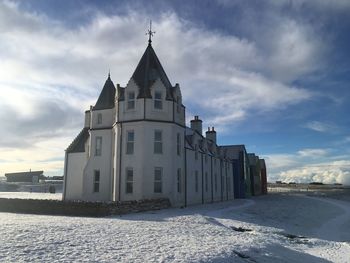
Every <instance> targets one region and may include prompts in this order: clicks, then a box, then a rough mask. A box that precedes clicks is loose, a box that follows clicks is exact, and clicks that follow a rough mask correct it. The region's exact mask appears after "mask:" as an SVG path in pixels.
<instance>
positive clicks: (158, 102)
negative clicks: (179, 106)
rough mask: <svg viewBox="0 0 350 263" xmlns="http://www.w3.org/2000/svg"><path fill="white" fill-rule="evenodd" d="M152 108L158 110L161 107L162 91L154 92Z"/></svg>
mask: <svg viewBox="0 0 350 263" xmlns="http://www.w3.org/2000/svg"><path fill="white" fill-rule="evenodd" d="M154 108H155V109H158V110H161V109H162V108H163V102H162V92H160V91H156V92H154Z"/></svg>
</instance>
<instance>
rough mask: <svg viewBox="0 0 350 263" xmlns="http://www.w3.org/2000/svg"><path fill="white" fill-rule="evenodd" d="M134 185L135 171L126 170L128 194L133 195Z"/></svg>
mask: <svg viewBox="0 0 350 263" xmlns="http://www.w3.org/2000/svg"><path fill="white" fill-rule="evenodd" d="M133 184H134V171H133V169H132V168H126V190H125V192H126V193H127V194H132V192H133Z"/></svg>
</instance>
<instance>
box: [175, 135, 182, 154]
mask: <svg viewBox="0 0 350 263" xmlns="http://www.w3.org/2000/svg"><path fill="white" fill-rule="evenodd" d="M176 152H177V155H178V156H180V155H181V135H180V133H178V134H177V136H176Z"/></svg>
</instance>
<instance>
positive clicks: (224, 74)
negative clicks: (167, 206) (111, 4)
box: [0, 1, 319, 167]
mask: <svg viewBox="0 0 350 263" xmlns="http://www.w3.org/2000/svg"><path fill="white" fill-rule="evenodd" d="M278 19H279V21H280V22H281V23H280V26H278V27H277V30H276V32H270V33H268V34H266V36H265V38H264V45H260V43H259V40H258V38H259V37H260V36H261V32H258V33H255V34H254V37H253V36H252V37H250V38H249V37H239V36H238V35H234V34H223V33H220V32H217V31H212V30H210V29H207V28H205V27H202V26H199V25H197V24H194V23H192V22H190V21H188V20H185V19H183V18H181V17H179V16H178V15H177V14H175V13H173V12H165V13H162V14H159V15H158V16H157V17H156V19H154V25H155V26H156V31H157V33H156V36H155V38H154V41H153V46H154V48H155V50H156V52H157V54H158V56H159V58H160V60H161V62H162V64H163V66H164V68H165V70H166V72H167V73H168V74H169V77H170V79H171V81H172V82H173V84H174V82H179V83H180V85H181V88H182V94H183V98H184V103H185V105H186V106H187V109H188V110H189V112H193V113H200V114H203V116H202V117H203V119H204V121H205V124H206V123H208V125H210V126H213V125H215V126H216V127H219V129H221V130H222V131H224V130H229V129H227V127H230V125H232V123H236V122H239V121H242V120H246V119H249V118H250V116H251V115H252V114H255V113H256V112H259V113H266V112H271V111H273V110H276V109H278V110H281V109H286V108H288V107H289V106H290V105H295V104H298V103H300V102H303V101H306V100H308V99H310V98H311V96H312V93H310V92H309V91H307V90H306V89H305V88H303V87H299V86H297V85H294V84H291V82H292V80H294V79H296V78H298V77H300V76H301V75H303V74H306V73H308V72H310V71H312V70H314V69H315V68H316V66H317V64H318V63H316V62H315V61H314V60H313V59H311V58H312V57H315V54H317V53H318V50H319V46H318V45H317V41H316V39H317V38H316V37H315V35H314V34H313V32H312V31H310V30H309V29H308V28H307V27H305V26H304V25H302V24H300V23H298V22H296V21H293V20H291V19H290V18H289V19H286V20H281V19H282V18H281V17H279V18H278ZM147 23H148V14H144V13H142V12H140V11H139V10H136V11H131V9H130V10H128V11H126V12H125V14H123V15H114V16H107V15H106V14H104V13H102V12H100V11H98V10H97V11H96V12H95V13H94V14H92V15H91V20H90V21H88V22H87V23H84V24H81V25H79V26H75V27H74V28H71V27H69V26H67V25H66V24H64V23H62V22H60V21H56V20H53V19H52V18H50V17H47V16H45V15H43V14H38V13H34V12H28V11H23V10H21V9H19V7H18V6H17V4H15V3H14V2H9V1H4V2H1V3H0V58H1V61H2V63H1V64H0V89H1V91H2V92H1V94H0V98H1V100H0V106H1V108H2V109H3V110H2V112H1V116H0V117H1V120H2V121H4V123H5V124H4V126H3V129H2V131H1V133H0V137H2V140H0V147H4V148H5V147H6V149H7V148H11V147H18V149H22V150H23V153H22V154H21V153H20V152H17V154H18V156H24V157H23V159H26V160H28V162H29V163H31V162H38V161H39V160H40V158H36V159H31V156H30V155H29V154H26V153H25V151H26V148H32V149H33V150H34V151H39V152H41V153H42V154H44V153H45V151H44V152H42V151H41V149H40V148H37V145H36V144H37V143H38V142H39V141H41V140H43V141H45V140H47V141H48V142H50V143H54V142H55V141H60V142H61V144H60V149H61V150H60V152H61V153H60V154H58V152H55V153H57V154H58V155H57V156H60V155H61V154H62V155H63V153H62V152H63V149H64V148H65V147H67V145H68V144H69V143H70V140H71V139H73V138H74V136H75V135H76V133H78V132H79V126H81V125H82V122H83V111H84V110H85V109H88V108H89V105H91V104H94V103H95V101H96V99H97V97H98V94H99V92H100V90H101V88H102V86H103V83H104V80H105V78H106V76H107V72H108V69H109V68H110V69H111V75H112V79H113V80H114V82H115V83H121V84H122V85H125V84H126V83H127V82H128V80H129V78H130V76H131V75H132V72H133V70H134V69H135V67H136V65H137V62H138V60H139V59H140V57H141V55H142V52H143V50H144V49H145V45H146V38H145V34H144V29H145V28H146V27H147ZM142 25H144V26H142ZM265 33H266V32H265ZM271 36H273V37H271ZM276 39H277V40H278V41H275V40H276ZM284 46H286V47H287V48H286V49H283V47H284ZM272 51H273V52H272ZM290 57H293V59H289V58H290ZM19 138H20V139H19ZM57 156H56V157H57ZM0 159H2V158H1V156H0ZM42 165H43V166H46V164H44V163H43V164H42ZM2 167H3V166H2Z"/></svg>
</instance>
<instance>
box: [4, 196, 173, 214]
mask: <svg viewBox="0 0 350 263" xmlns="http://www.w3.org/2000/svg"><path fill="white" fill-rule="evenodd" d="M169 207H170V202H169V200H168V199H148V200H140V201H127V202H108V203H104V202H82V201H58V200H33V199H8V198H0V212H10V213H25V214H40V215H65V216H91V217H103V216H109V215H121V214H128V213H137V212H142V211H150V210H159V209H165V208H169Z"/></svg>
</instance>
